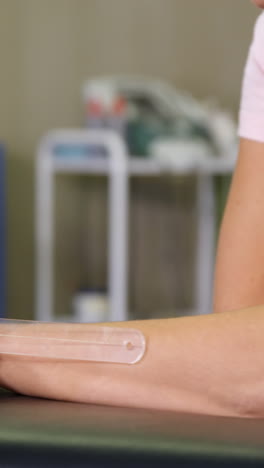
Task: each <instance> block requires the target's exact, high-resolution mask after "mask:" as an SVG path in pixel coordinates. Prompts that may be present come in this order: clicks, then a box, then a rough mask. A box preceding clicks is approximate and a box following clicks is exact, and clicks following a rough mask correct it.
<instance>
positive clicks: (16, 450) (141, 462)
mask: <svg viewBox="0 0 264 468" xmlns="http://www.w3.org/2000/svg"><path fill="white" fill-rule="evenodd" d="M2 466H3V467H8V468H10V467H20V466H25V467H35V468H41V467H52V466H56V467H57V466H59V467H70V466H72V467H92V468H103V467H116V468H119V467H122V468H132V467H135V468H141V467H144V468H146V467H148V466H149V467H151V466H154V467H156V466H157V467H158V466H160V467H162V468H164V467H197V466H202V467H219V468H220V467H234V466H264V420H263V421H262V420H242V419H234V418H217V417H208V416H197V415H184V414H176V413H170V412H164V411H149V410H148V411H145V410H135V409H127V408H111V407H104V406H90V405H82V404H73V403H64V402H56V401H48V400H41V399H33V398H25V397H20V396H16V395H13V394H9V393H7V392H4V391H2V392H1V391H0V467H2Z"/></svg>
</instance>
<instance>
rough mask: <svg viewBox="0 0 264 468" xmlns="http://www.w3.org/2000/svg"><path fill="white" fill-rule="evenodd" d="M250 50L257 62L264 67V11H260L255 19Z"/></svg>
mask: <svg viewBox="0 0 264 468" xmlns="http://www.w3.org/2000/svg"><path fill="white" fill-rule="evenodd" d="M252 52H253V54H254V56H255V58H256V60H257V61H258V63H259V64H260V65H261V66H263V67H264V13H261V14H260V15H259V16H258V18H257V21H256V24H255V28H254V37H253V42H252Z"/></svg>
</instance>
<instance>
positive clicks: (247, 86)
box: [238, 13, 264, 142]
mask: <svg viewBox="0 0 264 468" xmlns="http://www.w3.org/2000/svg"><path fill="white" fill-rule="evenodd" d="M238 133H239V136H240V137H244V138H248V139H250V140H256V141H261V142H264V14H263V13H262V14H261V15H260V16H259V17H258V20H257V22H256V26H255V30H254V38H253V42H252V44H251V47H250V50H249V55H248V59H247V63H246V67H245V72H244V78H243V86H242V96H241V104H240V113H239V131H238Z"/></svg>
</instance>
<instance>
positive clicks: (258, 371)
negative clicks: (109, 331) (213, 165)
mask: <svg viewBox="0 0 264 468" xmlns="http://www.w3.org/2000/svg"><path fill="white" fill-rule="evenodd" d="M107 325H109V326H120V327H127V326H129V327H133V328H137V329H140V330H142V332H143V333H144V335H145V337H146V340H147V351H146V354H145V356H144V358H143V360H142V361H140V362H139V363H137V364H135V365H126V364H109V363H89V362H76V361H71V362H69V361H68V362H63V361H52V360H40V359H36V358H28V357H14V356H13V357H12V356H5V355H2V356H1V357H0V384H1V386H5V387H7V388H11V389H13V390H15V391H17V392H19V393H24V394H27V395H34V396H41V397H47V398H53V399H62V400H71V401H79V402H87V403H96V404H107V405H117V406H131V407H144V408H159V409H167V410H176V411H185V412H186V411H187V412H188V411H191V412H197V413H208V414H220V415H241V416H247V415H251V414H255V413H256V415H258V416H263V415H264V340H263V336H264V308H262V307H260V308H255V309H252V310H245V311H239V312H235V313H234V312H233V313H223V314H212V315H208V316H200V317H189V318H175V319H168V320H148V321H135V322H128V323H125V322H124V323H118V324H116V323H115V324H107ZM89 326H92V325H82V327H89Z"/></svg>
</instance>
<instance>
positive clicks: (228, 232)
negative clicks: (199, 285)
mask: <svg viewBox="0 0 264 468" xmlns="http://www.w3.org/2000/svg"><path fill="white" fill-rule="evenodd" d="M263 91H264V90H263ZM263 136H264V128H263ZM214 289H215V290H214V310H215V312H223V311H228V310H233V309H234V310H235V309H241V308H245V307H249V306H255V305H260V304H264V143H261V142H257V141H253V140H248V139H242V140H241V144H240V151H239V158H238V163H237V168H236V171H235V174H234V177H233V181H232V186H231V190H230V194H229V199H228V203H227V207H226V210H225V214H224V219H223V223H222V227H221V232H220V237H219V243H218V253H217V261H216V270H215V288H214Z"/></svg>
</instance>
